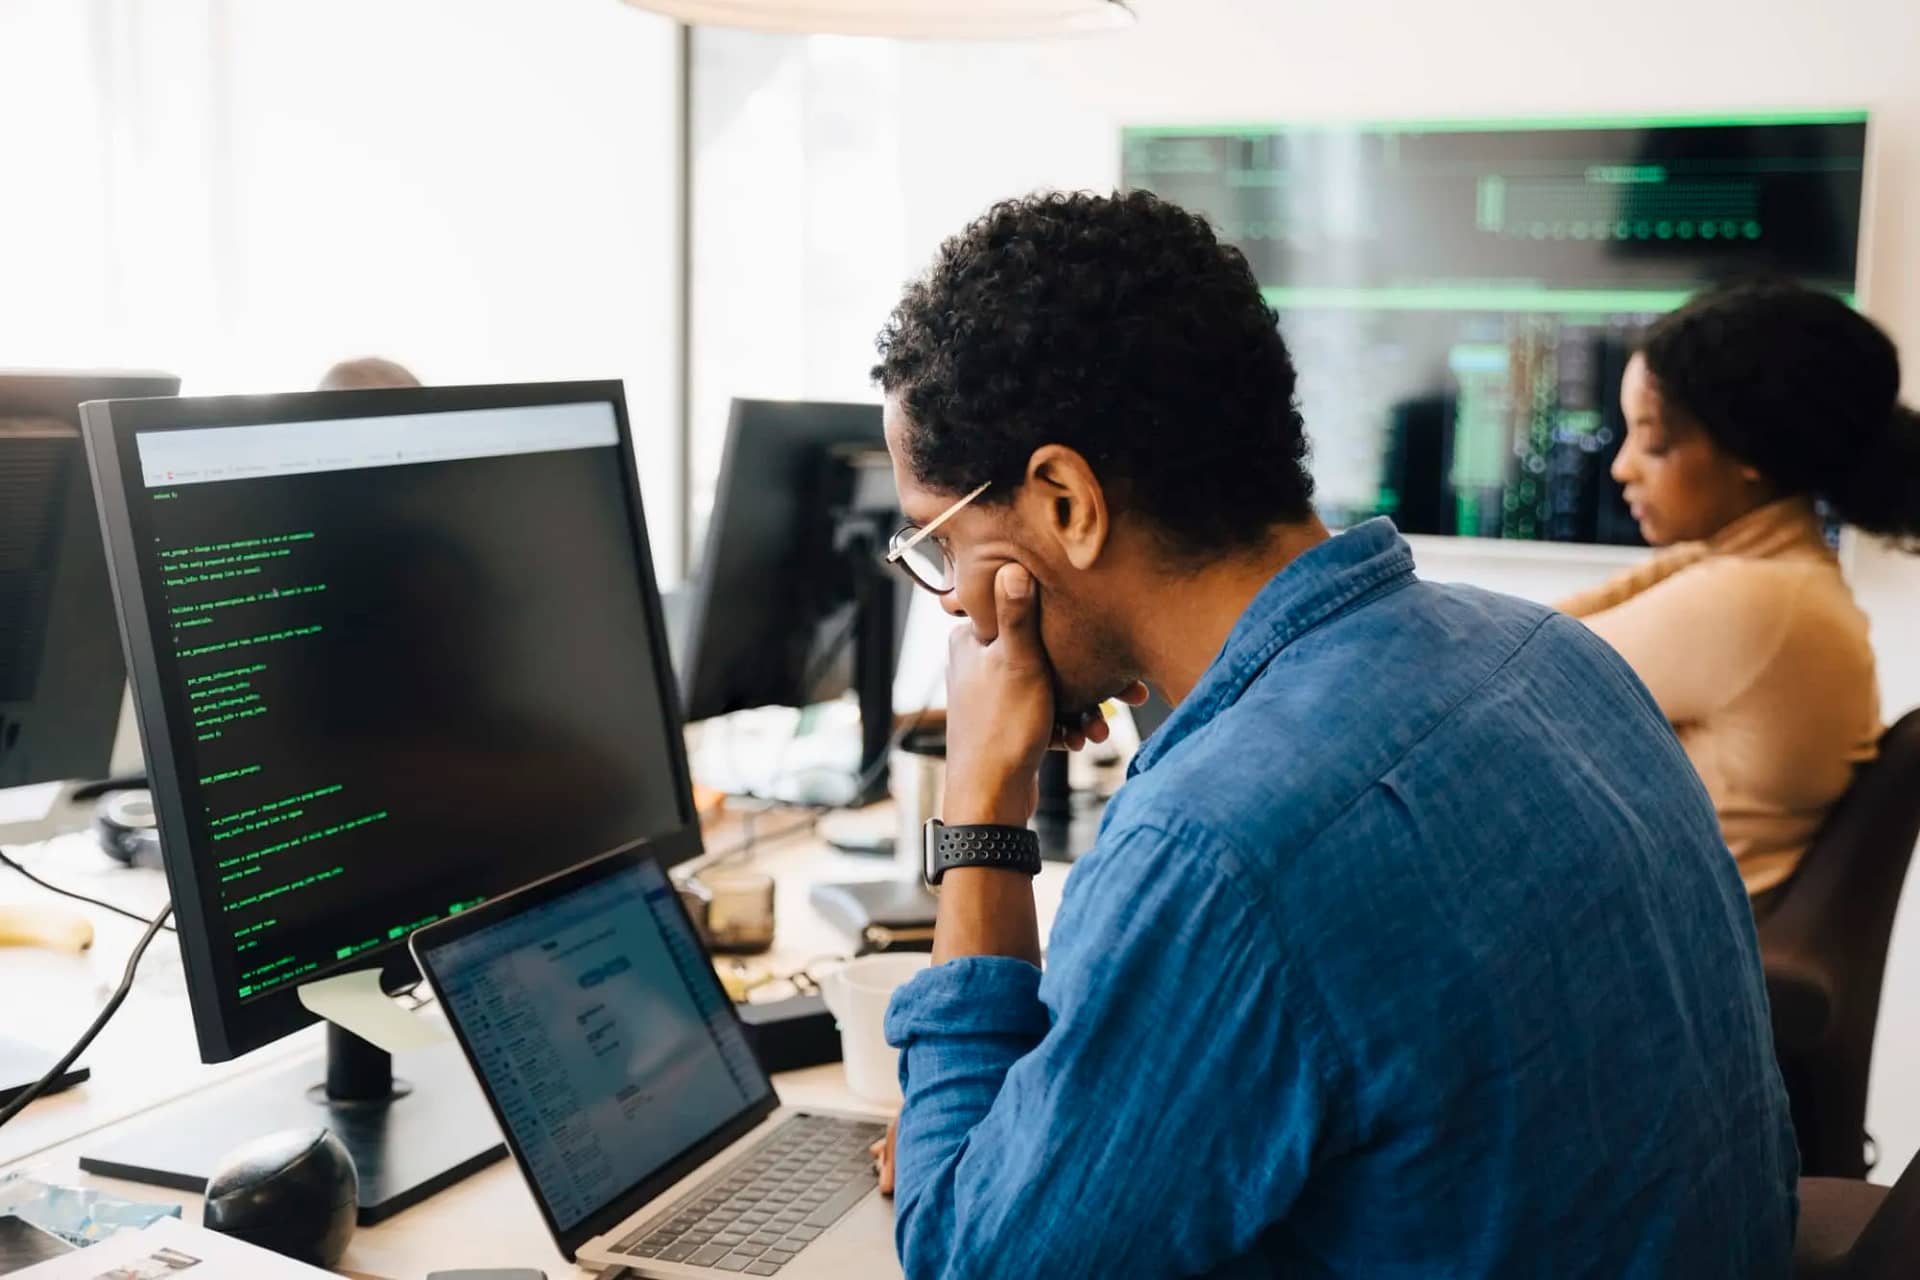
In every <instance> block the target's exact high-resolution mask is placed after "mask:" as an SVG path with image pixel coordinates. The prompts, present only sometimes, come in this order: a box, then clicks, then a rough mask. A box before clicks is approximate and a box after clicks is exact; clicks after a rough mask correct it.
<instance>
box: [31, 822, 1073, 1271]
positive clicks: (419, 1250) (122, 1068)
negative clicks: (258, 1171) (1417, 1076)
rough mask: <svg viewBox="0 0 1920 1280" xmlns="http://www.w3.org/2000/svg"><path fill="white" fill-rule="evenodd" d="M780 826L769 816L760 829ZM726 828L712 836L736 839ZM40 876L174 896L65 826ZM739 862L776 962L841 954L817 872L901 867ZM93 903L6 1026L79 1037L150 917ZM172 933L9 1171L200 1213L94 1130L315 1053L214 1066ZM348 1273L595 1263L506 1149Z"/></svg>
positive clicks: (372, 1240) (194, 1201)
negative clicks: (137, 919)
mask: <svg viewBox="0 0 1920 1280" xmlns="http://www.w3.org/2000/svg"><path fill="white" fill-rule="evenodd" d="M782 825H784V823H783V822H782V820H781V818H780V817H779V816H778V815H775V816H773V817H771V818H770V819H768V820H767V822H766V824H765V829H766V830H768V831H769V832H774V831H777V830H778V829H779V827H780V826H782ZM729 839H730V837H729V836H727V835H725V834H722V835H719V836H716V837H714V838H713V839H712V840H711V841H710V843H713V844H715V845H716V846H719V845H724V844H726V843H728V842H729ZM28 865H29V866H30V867H32V869H33V870H34V871H35V873H36V874H39V875H41V876H43V877H44V878H45V879H47V880H50V881H52V882H54V883H56V884H59V885H61V886H62V887H66V888H73V889H77V890H79V891H81V892H84V893H89V894H92V895H93V896H95V897H99V898H104V899H106V900H108V901H112V902H116V903H120V904H123V905H125V906H127V907H129V908H130V909H132V910H135V911H141V912H151V911H154V910H157V909H158V908H159V907H160V906H161V904H162V903H164V901H165V898H166V885H165V882H164V879H163V878H162V877H161V876H160V874H159V873H158V872H148V871H128V870H126V869H124V868H118V867H116V866H115V865H114V864H113V863H111V862H110V861H108V860H107V859H106V858H105V857H104V856H103V855H100V854H99V853H97V852H96V851H94V850H92V849H91V848H89V847H88V844H87V838H86V837H70V838H66V839H65V840H63V841H58V842H54V843H53V844H51V845H49V846H47V847H45V848H44V849H42V850H40V851H38V852H37V854H36V856H35V857H34V859H33V860H32V861H30V862H29V863H28ZM743 865H745V866H749V867H752V868H753V869H756V870H760V871H764V872H767V873H768V874H770V875H772V876H773V877H774V881H775V896H776V903H777V905H776V911H777V917H778V930H777V934H776V937H775V945H774V949H773V951H772V952H770V953H769V954H767V955H765V956H760V957H753V958H752V962H753V963H756V964H762V965H765V966H766V967H767V968H769V969H771V970H773V971H775V972H782V973H784V972H788V971H791V970H793V969H797V968H800V967H801V966H803V965H805V964H807V963H808V962H809V961H812V960H816V959H818V958H820V957H822V956H830V955H837V954H844V953H845V952H846V951H847V949H848V946H849V943H848V941H847V940H846V939H845V938H844V937H842V936H841V935H840V934H838V933H837V932H835V931H834V930H833V929H832V928H831V927H830V926H829V925H828V924H827V923H826V922H825V921H824V920H822V919H820V917H819V916H818V915H817V914H816V913H815V912H814V911H813V910H812V908H811V907H810V906H809V905H808V903H807V890H808V888H809V886H811V885H812V884H814V883H816V882H818V881H822V880H860V879H879V878H883V877H885V876H887V875H890V874H892V864H891V863H890V862H882V861H879V860H876V859H872V858H857V857H852V856H849V855H845V854H838V853H835V852H833V851H832V850H830V849H828V848H827V847H826V846H825V845H823V844H821V843H820V842H818V841H817V840H815V839H813V838H811V837H805V836H801V837H794V838H789V839H787V840H784V841H776V842H774V843H772V844H770V845H768V846H767V847H766V848H765V849H764V850H761V851H759V852H757V853H755V854H754V855H753V857H752V858H751V859H750V860H748V861H747V862H745V863H744V864H743ZM1066 870H1067V869H1066V868H1065V867H1064V866H1060V865H1054V864H1049V865H1048V867H1047V869H1046V870H1045V871H1044V872H1043V873H1042V874H1041V876H1040V879H1039V881H1038V882H1037V883H1036V892H1037V895H1038V899H1039V906H1040V922H1041V928H1042V936H1043V937H1044V936H1045V930H1046V929H1047V928H1048V927H1049V926H1050V925H1051V922H1052V919H1053V915H1054V912H1055V910H1056V909H1057V907H1058V905H1059V900H1060V892H1061V889H1062V887H1063V886H1064V884H1065V881H1066ZM30 901H56V902H58V901H65V900H62V899H55V898H52V897H51V896H50V895H47V894H44V893H43V892H42V891H41V890H39V889H37V888H35V887H34V886H33V885H31V884H29V883H27V882H26V881H25V880H24V879H22V878H21V877H20V876H18V875H16V874H14V873H13V872H12V871H9V870H6V869H4V868H0V903H5V902H30ZM67 905H70V906H72V907H74V908H76V909H78V910H81V911H83V912H85V913H86V914H88V915H89V917H90V918H91V919H93V921H94V925H95V928H96V930H97V936H96V940H95V942H94V946H93V949H92V951H91V952H89V953H87V954H86V955H83V956H70V955H62V954H58V953H54V952H47V951H36V950H23V949H17V948H16V949H5V950H0V1011H3V1012H0V1031H4V1032H5V1033H6V1034H9V1035H11V1036H13V1037H15V1038H19V1039H27V1040H32V1041H35V1042H38V1043H40V1044H42V1045H44V1046H46V1047H48V1048H52V1049H55V1050H57V1049H59V1048H62V1047H64V1046H65V1045H66V1044H69V1043H71V1042H72V1040H73V1038H74V1037H75V1036H77V1035H78V1034H79V1033H80V1031H81V1030H82V1029H83V1028H84V1027H85V1026H86V1024H87V1023H88V1022H89V1021H90V1020H91V1019H92V1018H93V1016H94V1014H95V1013H96V1012H97V1011H98V1009H99V1007H100V1005H101V1004H102V1003H103V1002H104V1001H105V999H106V997H107V996H108V995H109V994H110V993H111V992H112V990H113V988H114V986H115V985H117V983H118V981H119V977H120V973H121V970H122V969H123V968H124V966H125V963H126V957H127V954H128V953H129V952H130V951H131V949H132V947H133V944H134V942H135V941H136V940H137V939H138V937H139V935H140V932H141V929H140V926H139V925H137V924H134V923H133V922H131V921H127V920H122V919H120V918H119V917H116V916H113V915H111V914H110V913H107V912H104V911H95V910H92V909H91V908H86V907H83V906H81V904H78V903H71V902H68V903H67ZM171 942H172V939H171V937H170V935H162V937H161V938H157V939H155V941H154V944H153V946H152V947H151V948H150V949H149V950H148V952H147V956H146V959H145V960H144V961H143V962H142V964H141V968H140V973H139V976H138V977H137V978H136V979H135V981H134V986H133V993H132V994H131V995H130V996H129V997H128V999H127V1001H126V1003H125V1004H124V1005H122V1006H121V1008H120V1012H119V1013H118V1014H117V1015H116V1016H115V1018H114V1020H113V1021H112V1023H110V1024H109V1025H108V1027H107V1029H106V1030H105V1031H104V1032H103V1033H102V1034H101V1036H100V1039H99V1040H97V1041H95V1043H94V1045H93V1048H92V1049H91V1050H89V1052H88V1053H87V1055H86V1056H85V1057H84V1058H83V1059H82V1060H81V1061H82V1062H83V1063H84V1064H86V1065H88V1066H90V1067H91V1068H92V1070H93V1077H92V1079H91V1080H89V1081H87V1082H86V1083H85V1084H82V1085H79V1086H78V1087H76V1088H74V1089H70V1090H68V1091H67V1092H65V1093H62V1094H58V1095H55V1096H54V1097H51V1098H45V1099H42V1100H41V1101H39V1102H37V1103H35V1104H34V1105H33V1106H31V1107H29V1108H28V1109H27V1110H26V1111H25V1112H23V1113H22V1114H21V1115H20V1116H19V1117H18V1118H16V1119H15V1120H14V1121H13V1122H12V1123H10V1124H9V1125H7V1126H6V1127H5V1128H4V1129H0V1172H7V1171H9V1170H11V1169H15V1168H31V1169H35V1170H37V1171H43V1172H45V1173H47V1174H50V1175H53V1176H56V1177H58V1178H59V1179H60V1180H62V1181H71V1182H78V1183H84V1184H87V1185H93V1186H99V1187H102V1188H106V1189H111V1190H113V1191H115V1192H117V1193H119V1194H121V1195H124V1196H127V1197H128V1198H130V1199H136V1200H146V1201H165V1202H179V1203H181V1204H182V1205H184V1206H185V1212H186V1216H187V1218H188V1220H189V1221H194V1222H197V1221H198V1220H199V1198H198V1197H196V1196H190V1195H184V1194H181V1193H179V1192H173V1191H167V1190H163V1189H160V1188H155V1187H147V1186H141V1185H138V1184H134V1183H122V1182H116V1181H114V1180H112V1179H106V1178H96V1177H93V1176H92V1175H89V1174H83V1173H81V1172H80V1171H79V1168H78V1163H77V1162H78V1160H79V1156H80V1150H81V1147H82V1146H83V1145H85V1143H84V1141H83V1140H84V1139H85V1138H86V1137H87V1135H90V1134H95V1133H98V1132H99V1131H101V1130H103V1129H106V1128H109V1127H112V1126H115V1125H118V1124H121V1123H125V1122H128V1121H137V1122H139V1123H146V1122H148V1120H149V1119H153V1120H158V1121H161V1122H164V1118H165V1116H166V1112H167V1108H168V1106H169V1104H171V1103H173V1102H175V1101H177V1100H179V1099H182V1098H184V1097H186V1096H187V1095H190V1094H196V1093H199V1092H201V1091H203V1090H207V1089H212V1088H216V1087H217V1086H218V1085H219V1083H220V1082H221V1081H223V1080H227V1079H230V1078H232V1077H233V1076H235V1075H237V1074H239V1073H242V1072H253V1071H259V1070H262V1069H266V1068H270V1067H274V1066H278V1065H281V1064H284V1063H285V1062H287V1061H288V1060H289V1059H290V1058H294V1057H299V1056H302V1055H317V1054H318V1053H319V1052H320V1048H321V1040H320V1028H318V1027H314V1028H309V1029H308V1030H306V1031H303V1032H301V1033H300V1034H298V1035H295V1036H290V1037H288V1038H287V1039H286V1040H284V1041H281V1042H280V1043H279V1044H276V1045H273V1046H271V1047H270V1048H267V1049H263V1050H261V1051H259V1052H257V1053H253V1054H249V1055H248V1056H247V1057H246V1058H244V1059H242V1060H240V1061H239V1062H235V1063H226V1064H222V1065H220V1066H215V1067H210V1066H206V1065H204V1064H202V1063H201V1062H200V1060H199V1053H198V1050H197V1049H196V1048H195V1042H194V1036H193V1027H192V1018H191V1014H190V1012H189V1010H188V1007H187V997H186V990H185V984H184V982H183V978H182V973H181V969H180V959H179V953H178V951H177V949H176V948H174V947H173V946H172V945H169V944H171ZM775 1084H776V1086H777V1087H778V1089H779V1092H780V1096H781V1098H782V1099H783V1100H784V1101H786V1102H788V1103H797V1104H799V1105H803V1106H816V1107H837V1108H842V1109H850V1110H871V1109H872V1108H871V1107H870V1106H868V1105H866V1104H863V1103H861V1102H860V1101H859V1100H858V1099H856V1098H855V1097H854V1096H853V1095H852V1094H851V1093H849V1092H848V1091H847V1089H846V1087H845V1084H844V1080H843V1077H842V1073H841V1070H840V1067H839V1065H838V1064H833V1065H829V1066H822V1067H814V1068H810V1069H808V1070H805V1071H793V1072H787V1073H784V1074H782V1075H780V1076H777V1077H775ZM341 1265H342V1270H343V1271H345V1272H347V1273H349V1274H352V1273H360V1274H364V1275H369V1276H377V1277H382V1278H383V1280H420V1278H421V1277H423V1276H425V1275H426V1273H427V1272H429V1271H435V1270H441V1269H446V1268H455V1267H482V1266H493V1267H505V1266H521V1267H538V1268H540V1269H543V1270H544V1271H545V1272H546V1273H547V1275H548V1277H549V1280H563V1278H565V1277H582V1276H587V1275H589V1274H590V1273H589V1272H586V1271H584V1270H581V1269H578V1268H576V1267H574V1266H573V1265H571V1264H570V1263H568V1262H566V1261H565V1259H563V1258H562V1257H561V1256H560V1253H559V1251H558V1250H557V1249H555V1248H554V1245H553V1241H552V1239H551V1238H550V1237H549V1236H548V1235H547V1232H546V1228H545V1226H544V1225H543V1224H542V1222H541V1219H540V1213H539V1210H538V1209H536V1208H535V1207H534V1203H533V1199H532V1196H531V1195H530V1194H529V1193H528V1191H527V1188H526V1185H525V1184H524V1183H523V1182H522V1181H521V1178H520V1173H519V1170H518V1169H517V1168H516V1167H515V1165H514V1164H513V1162H512V1161H511V1160H502V1161H500V1162H498V1163H496V1164H494V1165H492V1166H490V1167H488V1168H487V1169H484V1170H482V1171H481V1172H480V1173H478V1174H476V1175H474V1176H473V1177H471V1178H468V1179H467V1180H466V1181H464V1182H462V1183H460V1184H459V1185H457V1186H455V1187H453V1188H451V1189H449V1190H447V1191H443V1192H441V1193H440V1194H439V1195H437V1196H434V1197H432V1198H431V1199H429V1200H427V1201H426V1202H425V1203H423V1204H420V1205H416V1206H415V1207H413V1208H411V1209H408V1210H406V1211H405V1212H403V1213H401V1214H398V1215H397V1216H395V1217H393V1218H390V1219H388V1220H387V1221H386V1222H383V1223H381V1224H379V1225H378V1226H374V1227H366V1228H362V1229H361V1230H360V1231H358V1232H357V1233H356V1234H355V1236H354V1238H353V1243H352V1245H351V1246H349V1248H348V1250H347V1255H346V1258H345V1259H344V1260H343V1262H342V1264H341Z"/></svg>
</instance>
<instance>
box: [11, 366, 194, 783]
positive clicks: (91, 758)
mask: <svg viewBox="0 0 1920 1280" xmlns="http://www.w3.org/2000/svg"><path fill="white" fill-rule="evenodd" d="M179 390H180V379H179V378H177V377H175V376H173V375H172V374H170V373H154V372H147V371H141V370H54V369H0V450H4V449H5V446H6V445H7V444H8V442H9V441H17V440H20V439H23V438H28V437H40V438H43V439H50V440H57V441H59V442H60V447H61V448H62V451H63V452H64V451H65V450H66V449H71V451H72V458H73V466H74V467H75V468H77V472H76V474H73V475H71V476H70V477H69V478H68V479H67V480H66V482H65V484H64V485H63V489H62V491H61V492H60V493H59V494H57V495H54V494H49V495H48V496H56V497H58V498H63V499H66V509H65V510H64V511H63V512H61V514H60V515H59V518H58V521H57V524H56V525H55V527H54V529H53V533H52V536H53V537H54V538H55V539H57V540H58V544H59V545H58V548H57V550H56V551H55V557H56V558H55V562H54V564H55V567H54V571H53V574H52V578H51V582H50V586H49V588H48V598H47V605H46V612H45V614H44V616H43V617H42V618H41V622H42V626H41V628H40V631H39V634H38V635H37V636H36V637H34V639H33V641H31V642H30V648H31V649H33V650H37V654H38V661H39V664H40V666H39V678H38V681H37V682H36V684H35V686H34V687H33V688H31V689H29V690H28V691H26V693H25V695H24V696H23V697H19V698H9V697H7V696H5V694H4V693H0V720H7V721H12V722H13V723H15V724H21V723H24V725H25V734H24V737H25V739H26V743H25V745H24V746H23V747H22V746H16V747H15V748H13V749H11V750H9V749H8V748H6V747H0V787H15V786H28V785H33V784H36V783H43V782H60V781H66V780H68V779H74V778H86V779H91V778H102V777H105V776H106V774H107V772H108V770H109V769H110V768H111V766H112V762H113V750H114V746H115V740H116V738H117V737H118V735H119V729H120V713H121V706H122V703H123V702H124V700H125V697H126V687H127V671H126V660H125V657H124V654H123V652H122V649H121V645H120V637H119V635H118V634H117V633H116V631H115V629H114V622H113V618H112V613H113V605H112V596H113V592H112V590H111V588H110V587H109V585H108V578H107V565H106V551H105V549H104V548H103V547H102V546H101V544H100V542H99V541H98V538H99V530H100V520H99V517H98V516H97V515H96V514H95V513H94V497H93V483H92V480H91V479H90V477H89V476H88V474H87V470H86V450H85V448H84V446H82V444H81V442H80V405H81V403H82V402H84V401H87V400H98V399H106V398H112V397H118V398H131V397H135V396H173V395H175V394H177V393H178V392H179ZM41 423H44V424H45V426H44V427H42V426H41V425H40V424H41ZM16 732H17V730H16Z"/></svg>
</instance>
